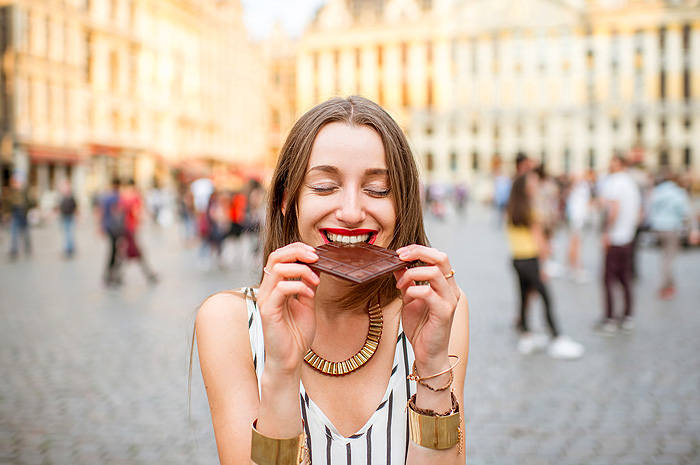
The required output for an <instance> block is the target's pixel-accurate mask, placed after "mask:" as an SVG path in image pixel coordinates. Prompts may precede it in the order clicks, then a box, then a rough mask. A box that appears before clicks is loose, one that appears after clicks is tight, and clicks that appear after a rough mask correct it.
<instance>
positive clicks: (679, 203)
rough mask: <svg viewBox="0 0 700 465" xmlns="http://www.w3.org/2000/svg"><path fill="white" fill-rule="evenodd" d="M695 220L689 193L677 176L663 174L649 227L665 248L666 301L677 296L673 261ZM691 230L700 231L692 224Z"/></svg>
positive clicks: (653, 197)
mask: <svg viewBox="0 0 700 465" xmlns="http://www.w3.org/2000/svg"><path fill="white" fill-rule="evenodd" d="M691 217H692V215H691V208H690V198H689V196H688V193H687V192H686V191H685V189H683V188H682V187H680V186H679V185H678V184H677V183H676V177H675V176H673V174H671V173H670V172H667V173H665V174H662V175H661V177H660V182H659V184H658V185H657V186H656V187H655V188H654V189H653V191H652V193H651V199H650V208H649V226H650V228H651V230H652V231H654V233H656V235H657V237H658V239H659V244H660V245H661V256H662V266H661V288H660V289H659V297H660V298H662V299H672V298H673V297H675V295H676V281H675V279H674V277H673V260H674V259H675V257H676V254H677V253H678V250H679V249H680V245H681V232H682V230H683V228H684V227H685V226H686V224H687V222H688V221H689V219H690V218H691ZM693 223H694V222H693ZM690 229H691V231H693V232H694V231H696V230H697V225H696V224H691V225H690ZM690 236H691V237H695V236H696V234H694V233H691V235H690Z"/></svg>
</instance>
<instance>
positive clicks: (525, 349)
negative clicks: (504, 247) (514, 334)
mask: <svg viewBox="0 0 700 465" xmlns="http://www.w3.org/2000/svg"><path fill="white" fill-rule="evenodd" d="M538 183H539V179H538V175H537V174H536V173H535V172H532V171H531V172H526V173H525V174H522V175H520V176H518V177H517V178H516V179H515V181H514V182H513V187H512V189H511V193H510V198H509V201H508V207H507V209H506V212H507V218H508V225H507V228H506V232H507V236H508V243H509V245H510V251H511V254H512V256H513V267H514V268H515V272H516V274H517V277H518V284H519V288H520V314H519V329H520V339H519V341H518V352H520V353H521V354H523V355H529V354H532V353H534V352H536V351H539V350H543V349H545V348H547V352H548V354H549V355H550V356H551V357H552V358H557V359H568V360H573V359H577V358H579V357H581V356H582V355H583V353H584V347H583V346H582V345H581V344H579V343H578V342H575V341H573V340H572V339H571V338H570V337H568V336H565V335H562V334H561V333H560V331H559V328H558V326H557V323H556V320H555V317H554V312H553V309H552V304H551V300H550V297H549V291H548V290H547V286H546V285H545V282H544V278H545V275H544V273H543V270H542V269H541V267H540V264H541V263H542V262H543V261H544V260H546V258H547V256H548V254H549V244H548V242H547V241H546V239H545V237H544V232H543V231H542V226H541V224H540V222H539V218H538V217H537V214H536V211H535V209H534V206H533V204H534V201H535V199H536V197H537V189H538ZM531 291H536V292H537V293H539V294H540V296H541V298H542V303H543V304H544V312H545V317H546V320H547V325H548V329H549V333H550V336H551V338H547V337H546V336H545V335H544V334H541V333H535V332H532V331H530V328H529V324H528V301H529V300H530V298H529V294H530V293H531Z"/></svg>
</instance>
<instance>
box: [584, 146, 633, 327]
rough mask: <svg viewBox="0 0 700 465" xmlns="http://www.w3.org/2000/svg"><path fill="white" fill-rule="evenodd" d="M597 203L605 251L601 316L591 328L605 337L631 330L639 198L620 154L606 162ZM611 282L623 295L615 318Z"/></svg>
mask: <svg viewBox="0 0 700 465" xmlns="http://www.w3.org/2000/svg"><path fill="white" fill-rule="evenodd" d="M601 203H602V207H603V209H604V211H605V218H604V226H603V235H602V242H603V249H604V252H605V269H604V275H603V282H604V286H605V313H604V315H603V317H602V318H601V319H600V320H599V321H598V322H597V323H596V324H595V326H594V327H595V329H597V330H600V331H602V332H603V333H605V334H614V333H615V332H617V330H618V329H620V330H622V331H624V332H631V331H632V330H633V329H634V319H633V310H632V305H633V296H632V291H633V289H632V280H633V270H632V259H633V254H634V244H633V243H634V235H635V232H636V231H637V227H638V226H639V221H640V218H641V207H642V199H641V194H640V192H639V188H638V187H637V184H636V183H635V182H634V180H633V179H632V177H631V176H630V175H629V174H627V171H626V169H625V160H624V158H622V157H621V156H620V155H613V156H612V158H611V159H610V174H609V175H608V177H607V178H605V180H604V181H603V186H602V190H601ZM615 283H619V284H620V286H621V287H622V292H623V296H624V308H623V311H622V315H616V313H615V311H614V302H613V286H614V285H615Z"/></svg>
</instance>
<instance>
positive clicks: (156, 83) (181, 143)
mask: <svg viewBox="0 0 700 465" xmlns="http://www.w3.org/2000/svg"><path fill="white" fill-rule="evenodd" d="M1 11H2V14H1V15H0V18H1V20H2V34H0V35H2V37H3V39H2V42H0V46H2V57H3V67H2V78H0V79H2V81H0V84H2V85H3V92H2V97H0V98H2V102H0V109H1V110H0V118H2V120H1V121H0V131H2V134H0V136H1V138H2V147H3V151H2V154H3V158H2V160H3V165H2V171H3V185H5V186H6V185H7V179H8V177H9V176H10V173H14V172H16V173H19V174H20V175H23V176H26V178H27V179H28V181H29V183H30V185H31V186H32V187H33V188H34V189H35V193H36V195H38V196H40V195H41V194H42V192H45V191H46V190H51V189H56V188H57V187H58V186H59V182H60V180H61V179H64V178H65V179H69V180H70V181H71V182H72V184H73V187H74V189H76V190H77V191H78V192H79V193H80V194H81V196H82V197H83V198H85V197H87V196H88V195H91V194H93V193H95V192H97V191H98V190H99V189H102V188H104V187H105V186H106V185H107V184H108V183H109V180H110V179H111V178H114V177H119V178H121V179H123V180H125V179H129V178H132V179H135V180H136V182H137V184H138V185H140V186H141V187H150V186H151V185H153V183H154V182H160V183H169V182H172V181H173V173H176V172H182V171H183V170H184V171H188V170H190V171H193V173H192V174H193V175H195V174H196V175H201V174H208V173H210V172H211V171H212V170H214V171H215V172H216V171H217V170H219V171H228V170H230V169H231V168H232V167H235V166H249V165H251V164H254V163H257V162H258V160H261V159H262V158H263V157H264V155H265V154H266V151H267V141H266V136H267V134H266V125H267V120H266V118H267V117H268V113H267V112H266V111H265V110H264V108H263V105H261V102H263V101H264V88H265V83H264V82H261V80H260V76H261V75H263V74H264V64H263V61H262V59H261V58H260V53H259V52H258V50H257V48H256V47H255V46H254V45H252V44H251V43H250V42H249V41H248V38H247V33H246V30H245V28H244V25H243V21H242V17H243V13H242V10H241V6H240V3H239V1H238V0H11V1H6V2H4V3H3V6H2V7H1Z"/></svg>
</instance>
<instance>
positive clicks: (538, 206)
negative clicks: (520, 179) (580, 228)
mask: <svg viewBox="0 0 700 465" xmlns="http://www.w3.org/2000/svg"><path fill="white" fill-rule="evenodd" d="M533 171H534V172H535V173H537V176H538V177H539V182H538V183H537V186H538V187H537V195H536V196H535V198H534V200H535V203H534V205H533V208H534V209H535V212H536V215H537V220H538V222H539V224H540V227H541V228H542V233H543V234H544V239H545V241H547V250H549V251H550V253H548V255H547V259H546V261H543V262H542V264H543V267H544V270H545V272H546V273H547V276H550V277H552V278H559V277H562V276H564V273H565V269H564V266H562V265H561V264H560V263H558V262H556V261H554V259H553V257H552V253H551V251H552V246H551V243H552V240H553V239H554V234H555V233H556V230H557V228H558V227H559V224H560V222H561V215H560V213H561V211H560V208H559V203H560V195H559V191H560V189H559V186H558V185H557V183H556V181H555V180H554V179H552V177H551V176H549V175H548V174H547V173H546V171H545V169H544V165H543V164H540V165H539V166H538V167H537V168H535V169H534V170H533Z"/></svg>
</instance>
